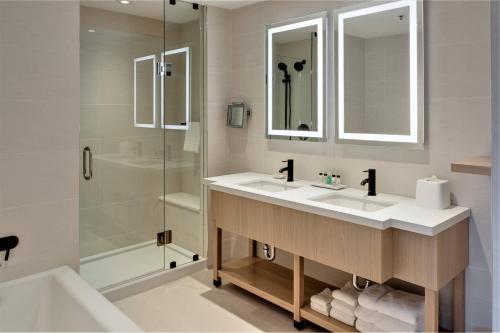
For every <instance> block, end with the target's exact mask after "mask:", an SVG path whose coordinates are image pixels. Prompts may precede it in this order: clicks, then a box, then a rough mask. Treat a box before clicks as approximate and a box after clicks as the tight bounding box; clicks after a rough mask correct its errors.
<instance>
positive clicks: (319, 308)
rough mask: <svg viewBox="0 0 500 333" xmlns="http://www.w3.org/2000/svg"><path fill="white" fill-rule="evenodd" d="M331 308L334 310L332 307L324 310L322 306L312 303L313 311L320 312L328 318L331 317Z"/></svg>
mask: <svg viewBox="0 0 500 333" xmlns="http://www.w3.org/2000/svg"><path fill="white" fill-rule="evenodd" d="M331 308H332V307H331V306H328V307H326V308H323V307H322V306H317V305H316V304H313V303H311V309H313V310H314V311H316V312H319V313H321V314H322V315H325V316H327V317H328V316H330V310H331Z"/></svg>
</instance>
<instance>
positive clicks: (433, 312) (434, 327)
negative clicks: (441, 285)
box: [425, 288, 439, 332]
mask: <svg viewBox="0 0 500 333" xmlns="http://www.w3.org/2000/svg"><path fill="white" fill-rule="evenodd" d="M425 331H426V332H439V291H436V290H432V289H427V288H426V289H425Z"/></svg>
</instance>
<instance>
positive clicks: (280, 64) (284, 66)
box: [278, 62, 288, 71]
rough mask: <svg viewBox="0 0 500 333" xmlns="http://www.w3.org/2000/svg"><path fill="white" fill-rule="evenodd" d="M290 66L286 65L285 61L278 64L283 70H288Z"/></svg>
mask: <svg viewBox="0 0 500 333" xmlns="http://www.w3.org/2000/svg"><path fill="white" fill-rule="evenodd" d="M287 68H288V67H287V66H286V64H285V63H284V62H280V63H279V64H278V69H279V70H281V71H286V69H287Z"/></svg>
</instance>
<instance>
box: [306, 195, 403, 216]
mask: <svg viewBox="0 0 500 333" xmlns="http://www.w3.org/2000/svg"><path fill="white" fill-rule="evenodd" d="M311 200H312V201H316V202H323V203H326V204H329V205H334V206H340V207H345V208H351V209H355V210H360V211H363V212H376V211H378V210H381V209H384V208H387V207H390V206H393V205H394V204H393V203H391V202H387V201H381V200H376V199H369V198H366V197H359V198H358V197H354V196H347V195H343V194H329V195H327V196H322V197H319V198H314V199H311Z"/></svg>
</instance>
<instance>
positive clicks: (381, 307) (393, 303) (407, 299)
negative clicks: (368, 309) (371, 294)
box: [376, 290, 424, 328]
mask: <svg viewBox="0 0 500 333" xmlns="http://www.w3.org/2000/svg"><path fill="white" fill-rule="evenodd" d="M376 308H377V311H378V312H380V313H383V314H385V315H387V316H390V317H394V318H398V319H399V320H402V321H404V322H406V323H408V324H410V325H417V322H418V320H419V318H420V317H422V316H423V315H424V297H423V296H420V295H416V294H412V293H407V292H405V291H402V290H395V291H391V292H389V293H387V294H385V295H384V296H382V297H381V298H380V299H379V301H378V302H377V306H376ZM381 328H383V327H381Z"/></svg>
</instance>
